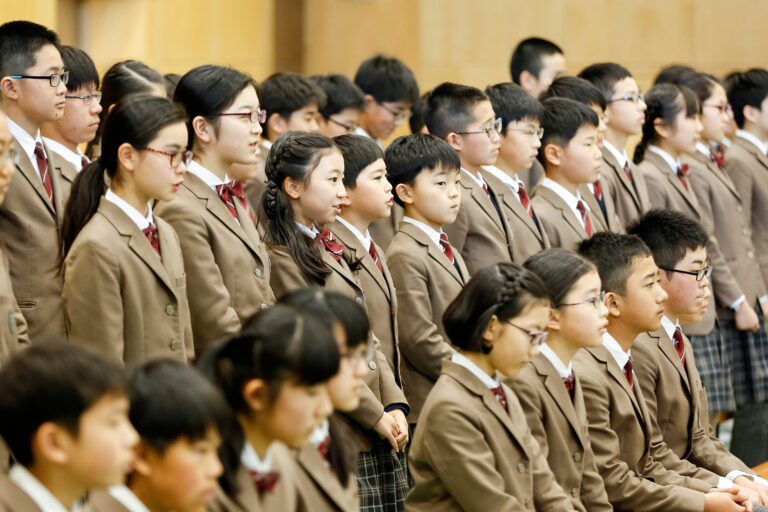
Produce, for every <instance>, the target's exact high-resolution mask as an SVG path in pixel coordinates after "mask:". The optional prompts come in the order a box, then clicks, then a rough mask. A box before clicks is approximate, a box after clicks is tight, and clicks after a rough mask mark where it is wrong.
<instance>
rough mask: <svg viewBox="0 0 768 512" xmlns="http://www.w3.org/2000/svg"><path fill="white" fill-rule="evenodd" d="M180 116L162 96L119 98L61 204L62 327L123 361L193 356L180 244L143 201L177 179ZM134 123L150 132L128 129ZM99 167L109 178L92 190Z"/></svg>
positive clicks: (181, 160) (167, 191)
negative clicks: (92, 155) (90, 160)
mask: <svg viewBox="0 0 768 512" xmlns="http://www.w3.org/2000/svg"><path fill="white" fill-rule="evenodd" d="M162 116H164V117H162ZM182 120H183V117H182V115H181V112H180V110H178V108H177V107H176V106H174V105H173V104H172V103H171V102H170V101H169V100H167V99H165V98H155V97H151V96H149V95H136V96H132V97H129V99H127V100H125V101H123V102H121V103H119V104H118V105H117V106H116V107H115V108H114V109H113V112H111V113H110V116H109V117H108V119H107V123H105V128H104V137H103V142H102V148H103V152H102V156H101V157H100V159H99V161H98V162H97V163H94V164H92V165H91V166H89V167H88V168H86V169H85V170H84V171H82V172H81V173H80V175H79V176H78V180H77V183H76V186H75V187H74V190H73V197H74V198H75V199H73V200H72V201H70V202H69V203H68V205H67V212H66V215H65V219H64V225H63V228H62V233H63V235H62V248H61V257H62V264H61V273H62V275H63V277H64V287H63V292H62V293H63V299H64V307H65V311H66V315H67V323H68V327H69V332H70V334H71V337H72V339H73V340H74V341H75V342H76V343H80V344H83V345H84V346H89V347H91V348H94V349H95V350H97V351H99V352H100V353H102V354H104V355H105V356H108V357H109V358H111V359H113V360H116V361H121V362H123V363H124V364H126V365H135V364H137V363H140V362H142V361H144V360H145V359H148V358H151V357H157V356H166V357H171V358H173V359H178V360H181V361H188V360H191V359H192V358H193V357H194V347H193V344H192V332H191V323H190V316H189V305H188V303H187V291H186V280H185V276H184V261H183V259H182V255H181V247H180V246H179V241H178V238H177V236H176V233H175V232H174V231H173V228H171V227H170V226H169V225H168V224H166V223H165V222H163V221H162V220H161V219H156V218H155V217H153V215H152V210H151V208H150V206H149V204H150V201H152V200H155V199H160V200H169V199H171V197H172V196H173V193H174V192H175V190H176V189H178V187H179V186H180V185H181V183H182V182H183V180H184V178H183V173H184V170H185V163H186V161H188V159H189V158H190V155H189V154H188V153H185V151H184V148H186V136H187V131H186V127H185V126H184V124H183V122H182ZM139 129H141V130H146V132H144V133H150V134H151V136H144V139H142V138H139V137H137V136H135V135H134V133H136V132H133V130H137V131H138V130H139ZM146 139H149V140H146ZM137 148H141V149H137ZM158 152H160V153H158ZM166 153H167V154H166ZM168 155H171V156H168ZM105 174H106V175H107V176H108V177H109V178H110V181H111V187H110V188H109V189H107V192H106V194H104V195H102V193H101V191H102V190H103V189H104V188H105V183H104V175H105ZM148 176H152V177H153V178H155V181H152V180H149V179H148Z"/></svg>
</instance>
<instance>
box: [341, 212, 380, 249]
mask: <svg viewBox="0 0 768 512" xmlns="http://www.w3.org/2000/svg"><path fill="white" fill-rule="evenodd" d="M336 220H337V221H339V222H340V223H341V225H342V226H345V227H346V228H347V229H348V230H350V231H351V232H352V234H353V235H355V236H356V237H357V239H358V240H360V243H361V244H363V247H365V249H366V250H367V251H370V250H371V244H372V243H373V240H371V234H370V233H369V232H368V230H367V229H366V230H365V234H362V233H361V232H360V230H359V229H357V228H356V227H355V226H353V225H352V224H350V223H349V222H347V221H346V220H344V219H343V218H342V217H341V215H337V216H336Z"/></svg>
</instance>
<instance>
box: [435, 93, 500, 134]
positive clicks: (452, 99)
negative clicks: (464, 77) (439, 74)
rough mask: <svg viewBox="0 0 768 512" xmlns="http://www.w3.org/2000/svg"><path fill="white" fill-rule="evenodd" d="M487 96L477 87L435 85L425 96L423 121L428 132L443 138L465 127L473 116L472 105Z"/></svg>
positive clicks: (485, 98)
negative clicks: (425, 106)
mask: <svg viewBox="0 0 768 512" xmlns="http://www.w3.org/2000/svg"><path fill="white" fill-rule="evenodd" d="M481 101H489V100H488V96H486V95H485V93H484V92H483V91H481V90H480V89H478V88H477V87H472V86H469V85H460V84H454V83H451V82H443V83H442V84H440V85H438V86H437V87H435V88H434V89H433V90H432V92H431V93H429V97H428V98H427V108H426V110H425V111H424V122H425V123H426V125H427V128H428V129H429V133H431V134H433V135H437V136H438V137H440V138H441V139H444V138H446V137H447V136H448V134H449V133H451V132H460V131H462V130H465V129H466V128H467V125H469V124H470V123H471V122H472V121H474V118H473V117H472V112H471V110H472V107H474V106H475V105H477V104H478V103H480V102H481Z"/></svg>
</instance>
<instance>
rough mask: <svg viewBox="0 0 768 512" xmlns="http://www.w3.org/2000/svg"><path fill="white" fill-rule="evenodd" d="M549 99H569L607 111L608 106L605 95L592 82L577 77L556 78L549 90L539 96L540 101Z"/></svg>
mask: <svg viewBox="0 0 768 512" xmlns="http://www.w3.org/2000/svg"><path fill="white" fill-rule="evenodd" d="M548 98H568V99H571V100H575V101H578V102H579V103H583V104H585V105H587V106H588V107H591V106H592V105H598V106H599V107H600V108H602V109H603V110H605V107H606V106H607V105H608V104H607V102H606V99H605V95H604V94H603V93H602V92H600V89H598V88H597V87H595V86H594V85H592V82H589V81H588V80H584V79H583V78H579V77H577V76H561V77H559V78H555V79H554V80H553V81H552V83H551V84H550V85H549V88H548V89H547V90H546V91H544V92H543V93H542V95H541V96H539V100H540V101H544V100H546V99H548Z"/></svg>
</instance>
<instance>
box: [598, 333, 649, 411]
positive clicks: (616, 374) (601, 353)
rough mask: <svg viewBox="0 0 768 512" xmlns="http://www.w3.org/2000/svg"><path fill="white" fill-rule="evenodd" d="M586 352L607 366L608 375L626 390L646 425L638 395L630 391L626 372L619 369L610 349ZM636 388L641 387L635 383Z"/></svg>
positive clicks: (601, 347)
mask: <svg viewBox="0 0 768 512" xmlns="http://www.w3.org/2000/svg"><path fill="white" fill-rule="evenodd" d="M586 350H588V351H589V352H590V353H591V354H592V355H593V356H594V357H595V358H596V359H597V360H599V361H601V362H602V363H603V364H605V366H606V368H607V369H608V374H609V375H610V376H611V377H612V378H613V380H615V381H616V382H618V383H619V385H620V386H621V389H622V390H624V392H625V393H626V394H627V396H629V399H630V400H632V405H633V406H634V407H635V411H636V412H637V416H638V418H640V419H641V420H642V422H643V423H645V415H644V414H643V409H642V408H641V407H640V404H639V403H638V400H637V395H636V393H634V392H633V391H632V390H631V389H629V383H628V382H627V378H626V377H625V376H624V372H623V371H622V369H620V368H619V365H618V364H617V363H616V360H615V359H614V358H613V356H612V355H611V353H610V352H608V349H607V348H605V347H603V346H599V347H595V348H588V349H586ZM636 386H639V384H637V383H635V387H636Z"/></svg>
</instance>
